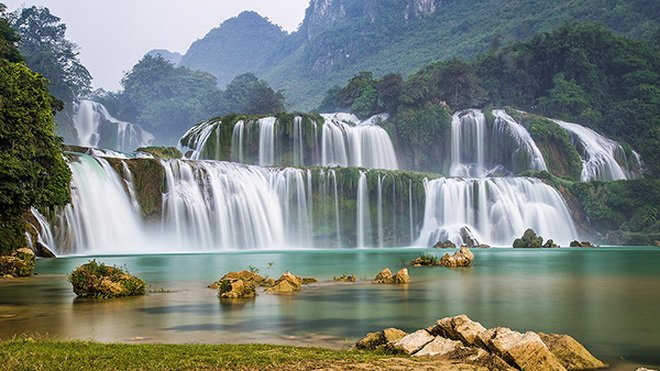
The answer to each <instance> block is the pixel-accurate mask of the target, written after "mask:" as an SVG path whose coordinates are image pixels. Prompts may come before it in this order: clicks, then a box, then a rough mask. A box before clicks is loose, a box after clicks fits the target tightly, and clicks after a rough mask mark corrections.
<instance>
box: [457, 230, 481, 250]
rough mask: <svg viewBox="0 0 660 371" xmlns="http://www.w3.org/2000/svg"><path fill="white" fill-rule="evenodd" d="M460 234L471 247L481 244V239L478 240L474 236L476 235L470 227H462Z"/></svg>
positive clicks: (466, 244)
mask: <svg viewBox="0 0 660 371" xmlns="http://www.w3.org/2000/svg"><path fill="white" fill-rule="evenodd" d="M460 234H461V238H462V239H463V243H464V244H465V246H467V247H468V248H470V249H471V248H473V247H476V246H479V245H481V244H480V243H479V241H477V239H476V238H474V235H473V234H472V230H471V229H470V228H468V227H462V228H461V231H460Z"/></svg>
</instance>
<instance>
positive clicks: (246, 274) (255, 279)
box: [208, 270, 264, 289]
mask: <svg viewBox="0 0 660 371" xmlns="http://www.w3.org/2000/svg"><path fill="white" fill-rule="evenodd" d="M236 280H241V281H243V282H246V283H247V282H251V283H252V284H254V285H259V284H261V283H262V282H263V280H264V278H263V277H262V276H260V275H258V274H256V273H254V272H250V271H246V270H243V271H240V272H229V273H227V274H225V275H224V276H222V278H220V280H218V281H215V282H213V283H212V284H210V285H209V286H208V287H209V288H212V289H218V288H220V285H221V284H222V281H230V282H233V281H236Z"/></svg>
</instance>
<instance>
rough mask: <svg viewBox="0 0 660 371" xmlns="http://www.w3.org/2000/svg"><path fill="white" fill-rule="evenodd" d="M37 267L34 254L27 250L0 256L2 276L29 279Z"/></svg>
mask: <svg viewBox="0 0 660 371" xmlns="http://www.w3.org/2000/svg"><path fill="white" fill-rule="evenodd" d="M35 265H36V257H35V255H34V252H33V251H32V250H30V249H27V248H21V249H17V250H16V251H14V252H13V253H12V254H11V255H4V256H0V275H3V276H12V277H27V276H29V275H31V274H32V270H34V266H35Z"/></svg>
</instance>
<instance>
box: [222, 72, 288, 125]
mask: <svg viewBox="0 0 660 371" xmlns="http://www.w3.org/2000/svg"><path fill="white" fill-rule="evenodd" d="M223 98H224V107H223V109H224V111H225V114H229V113H241V114H244V115H264V114H274V113H278V112H283V111H284V93H283V92H281V91H278V92H275V91H273V89H272V88H271V87H270V86H269V85H268V83H267V82H265V81H264V80H259V79H258V78H257V77H256V76H255V75H254V74H252V73H245V74H242V75H239V76H236V78H234V80H232V82H231V83H229V85H227V89H226V90H225V91H224V94H223Z"/></svg>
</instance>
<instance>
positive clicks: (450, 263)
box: [438, 246, 474, 268]
mask: <svg viewBox="0 0 660 371" xmlns="http://www.w3.org/2000/svg"><path fill="white" fill-rule="evenodd" d="M472 260H474V254H472V251H470V249H468V248H467V246H461V248H460V250H459V251H457V252H455V253H454V255H449V254H445V255H444V256H443V257H442V258H441V259H440V261H439V262H438V265H441V266H443V267H447V268H456V267H467V266H468V265H470V263H472Z"/></svg>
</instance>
